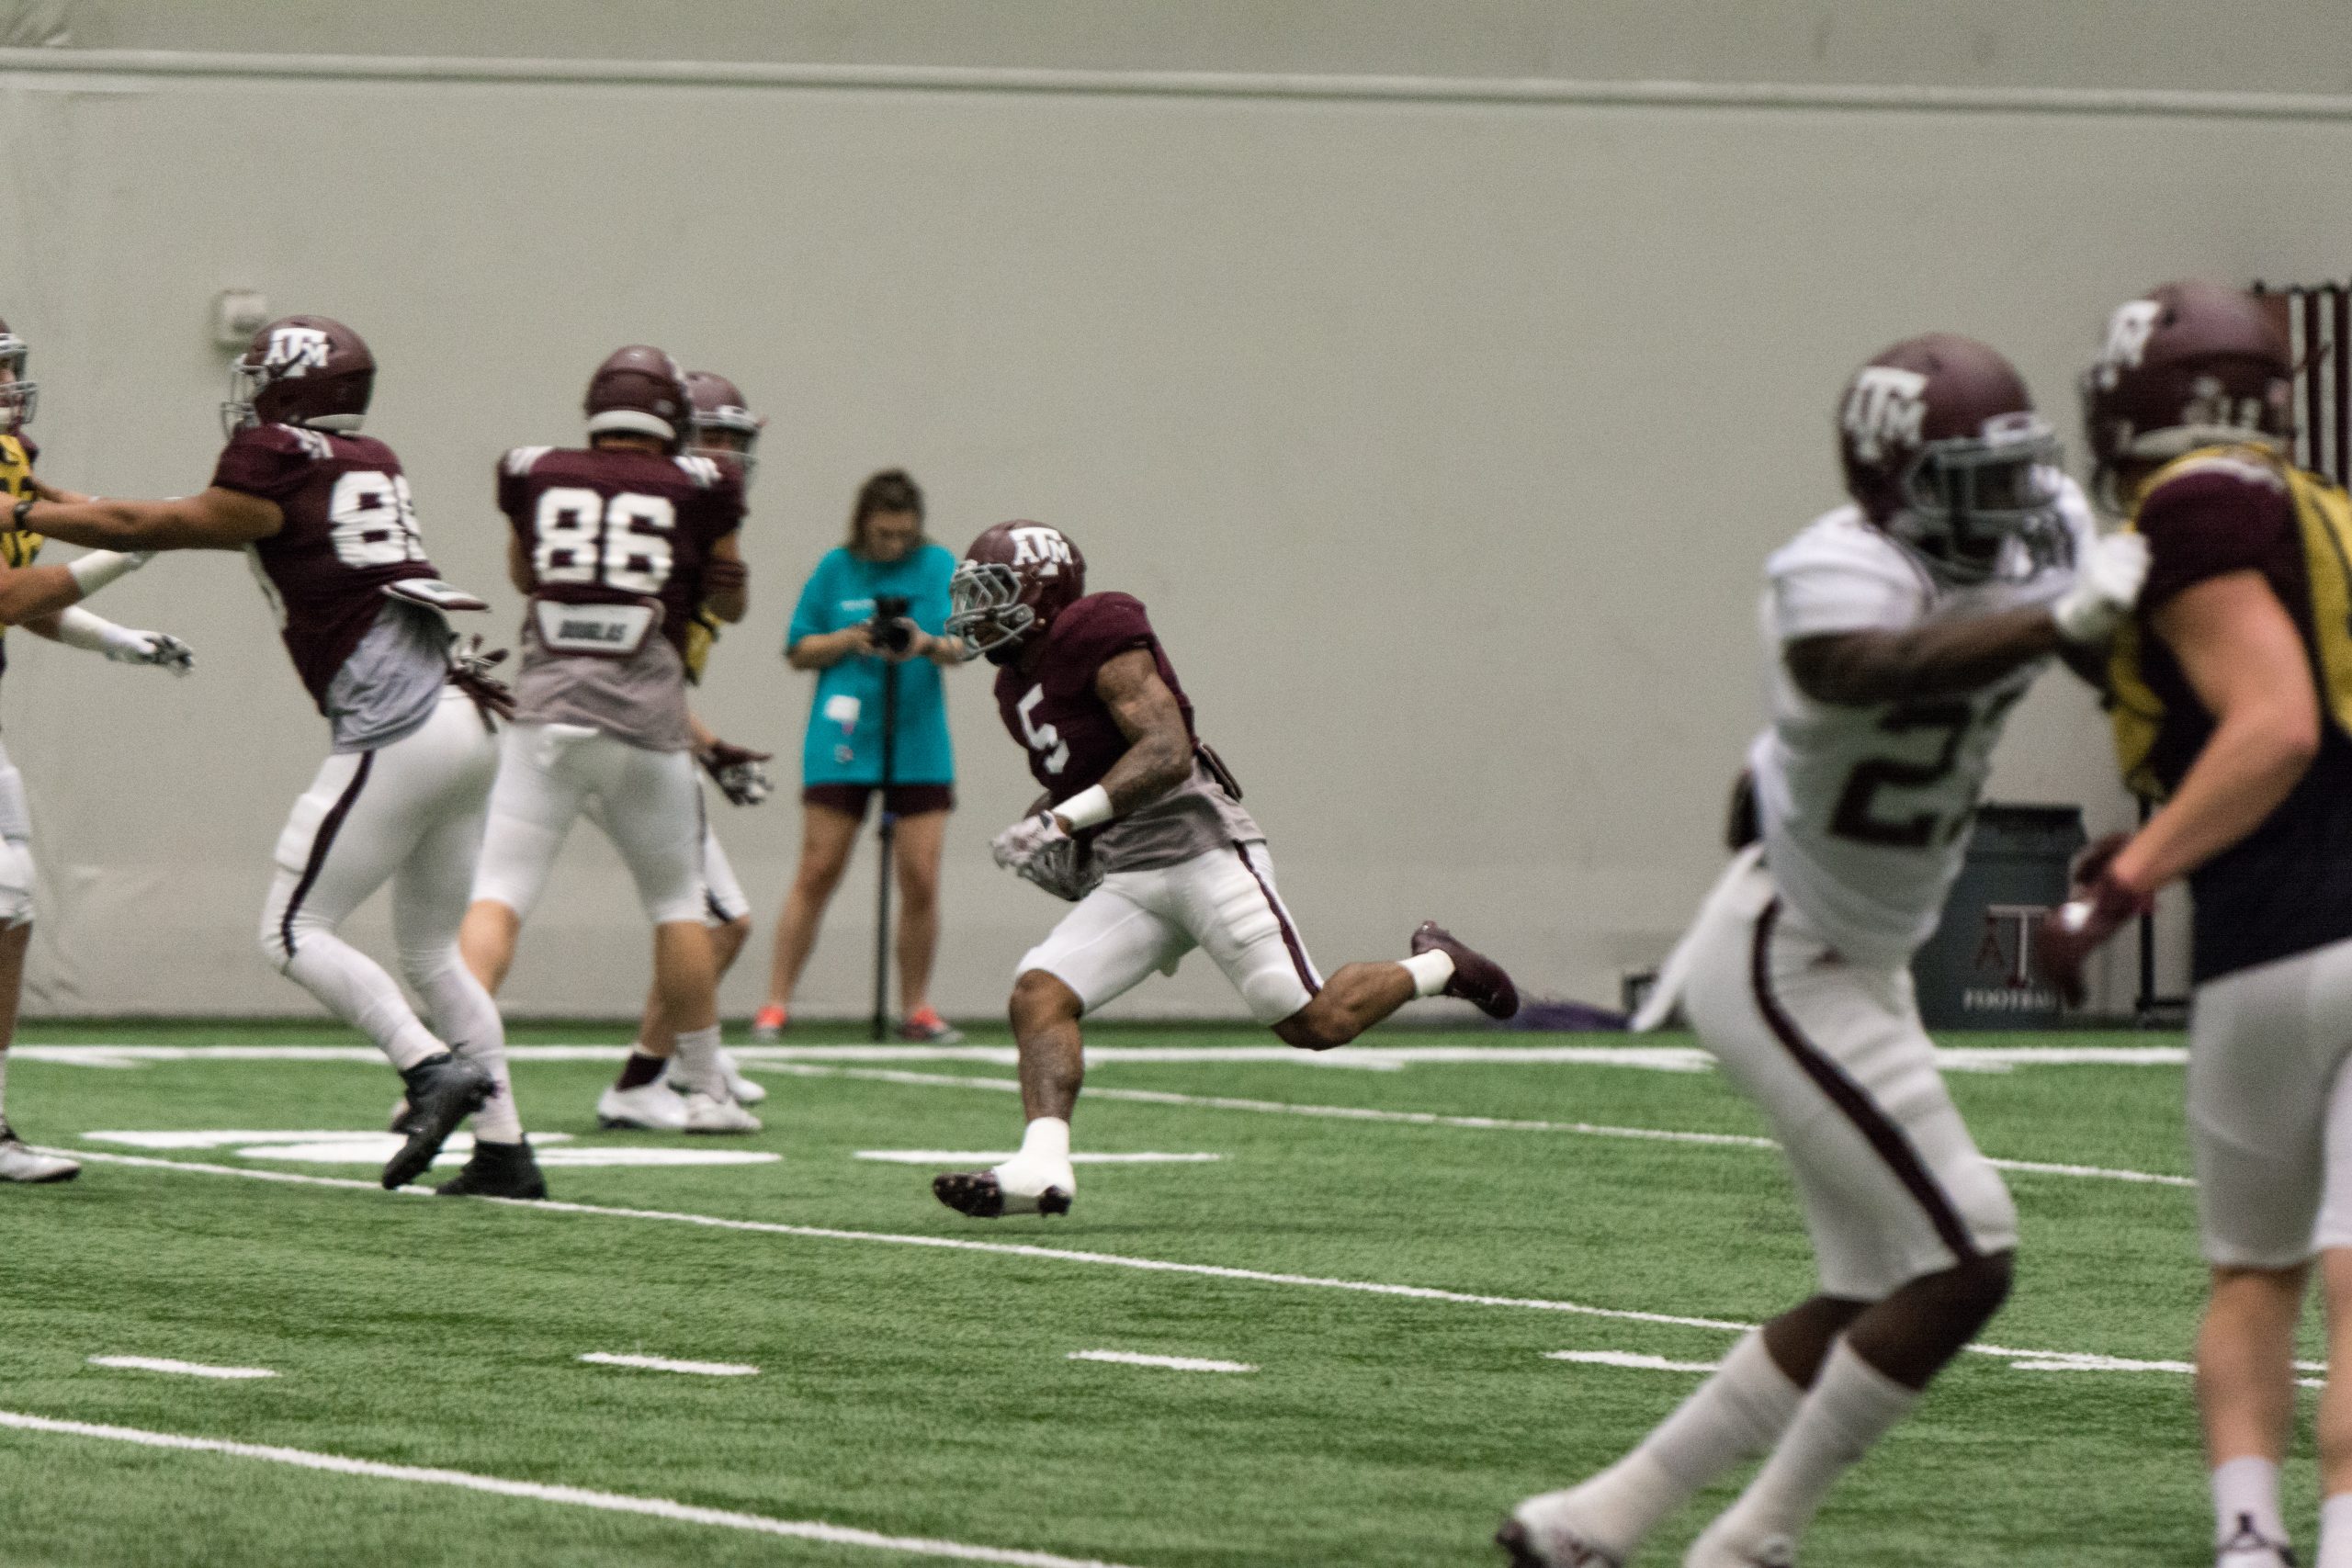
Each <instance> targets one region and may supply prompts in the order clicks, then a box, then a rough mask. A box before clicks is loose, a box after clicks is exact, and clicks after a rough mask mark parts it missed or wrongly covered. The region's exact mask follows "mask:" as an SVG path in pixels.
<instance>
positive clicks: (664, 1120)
mask: <svg viewBox="0 0 2352 1568" xmlns="http://www.w3.org/2000/svg"><path fill="white" fill-rule="evenodd" d="M596 1125H597V1126H599V1127H605V1128H611V1129H615V1130H627V1131H634V1132H639V1133H683V1132H684V1131H685V1130H686V1101H685V1098H684V1096H683V1095H681V1094H680V1093H679V1092H678V1091H677V1090H676V1089H672V1088H671V1087H670V1084H669V1081H668V1080H667V1079H665V1078H655V1079H654V1080H653V1081H652V1082H651V1083H646V1084H639V1085H638V1086H637V1087H636V1088H635V1089H616V1088H613V1087H611V1086H609V1085H608V1086H606V1088H605V1092H604V1093H602V1094H600V1095H598V1096H597V1097H596Z"/></svg>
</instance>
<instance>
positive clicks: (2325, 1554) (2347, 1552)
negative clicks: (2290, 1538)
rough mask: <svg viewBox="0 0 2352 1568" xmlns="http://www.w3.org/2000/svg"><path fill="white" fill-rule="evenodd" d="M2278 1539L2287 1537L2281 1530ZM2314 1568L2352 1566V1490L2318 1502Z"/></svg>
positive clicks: (2351, 1567) (2348, 1567)
mask: <svg viewBox="0 0 2352 1568" xmlns="http://www.w3.org/2000/svg"><path fill="white" fill-rule="evenodd" d="M2278 1539H2279V1540H2281V1541H2282V1542H2283V1541H2284V1540H2286V1539H2287V1538H2286V1535H2285V1533H2284V1532H2283V1531H2282V1532H2280V1534H2279V1537H2278ZM2316 1568H2352V1492H2338V1493H2337V1494H2336V1495H2335V1496H2333V1497H2329V1498H2325V1499H2324V1500H2323V1501H2322V1502H2321V1503H2320V1506H2319V1562H2318V1563H2317V1565H2316Z"/></svg>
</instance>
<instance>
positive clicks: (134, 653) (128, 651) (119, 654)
mask: <svg viewBox="0 0 2352 1568" xmlns="http://www.w3.org/2000/svg"><path fill="white" fill-rule="evenodd" d="M106 655H107V658H108V659H111V660H114V661H115V662H116V663H117V664H152V665H153V666H155V668H157V669H158V670H168V671H171V672H172V673H173V674H175V675H186V674H187V673H188V672H189V671H192V670H194V669H195V668H196V649H192V648H190V647H188V645H187V644H186V643H184V642H182V641H181V640H180V639H179V638H177V637H174V636H173V635H172V634H171V633H169V632H136V631H132V630H130V628H129V627H128V626H125V627H121V628H119V635H117V636H112V637H107V647H106Z"/></svg>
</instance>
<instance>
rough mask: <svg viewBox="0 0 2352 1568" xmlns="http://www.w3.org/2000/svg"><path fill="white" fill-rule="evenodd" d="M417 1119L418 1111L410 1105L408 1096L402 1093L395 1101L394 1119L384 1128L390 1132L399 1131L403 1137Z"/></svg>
mask: <svg viewBox="0 0 2352 1568" xmlns="http://www.w3.org/2000/svg"><path fill="white" fill-rule="evenodd" d="M415 1120H416V1111H414V1110H413V1108H412V1107H411V1106H410V1105H409V1102H408V1096H406V1095H402V1096H401V1097H400V1099H399V1100H396V1101H394V1102H393V1105H392V1119H391V1121H390V1122H389V1123H388V1124H387V1125H386V1127H385V1129H384V1130H385V1131H386V1132H388V1133H398V1134H401V1136H402V1137H406V1136H407V1135H408V1134H409V1133H410V1131H411V1130H412V1124H413V1122H415Z"/></svg>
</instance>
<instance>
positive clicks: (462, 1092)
mask: <svg viewBox="0 0 2352 1568" xmlns="http://www.w3.org/2000/svg"><path fill="white" fill-rule="evenodd" d="M401 1082H402V1083H404V1084H406V1085H407V1086H408V1108H409V1110H408V1126H407V1128H406V1129H405V1131H406V1132H407V1134H408V1142H406V1143H404V1144H402V1145H401V1149H400V1153H398V1154H396V1155H394V1156H392V1157H391V1158H390V1160H389V1161H388V1162H386V1164H385V1166H384V1185H385V1186H386V1187H405V1186H407V1185H408V1184H409V1183H410V1182H412V1181H414V1180H415V1179H417V1178H418V1177H420V1176H423V1175H424V1171H425V1168H426V1167H428V1166H430V1165H431V1164H432V1163H433V1156H435V1155H437V1154H439V1153H440V1152H441V1145H443V1144H446V1143H447V1142H448V1141H449V1134H451V1133H454V1132H456V1131H457V1130H458V1122H462V1121H464V1120H465V1119H466V1118H467V1117H469V1116H470V1115H472V1114H473V1113H474V1112H475V1111H479V1110H481V1102H482V1101H483V1100H488V1099H489V1098H490V1095H491V1090H492V1089H494V1088H496V1087H497V1086H496V1084H495V1083H494V1082H492V1078H491V1076H490V1075H489V1074H488V1073H486V1072H484V1071H483V1070H482V1069H481V1066H478V1065H477V1064H475V1063H472V1062H469V1061H468V1060H466V1058H464V1057H463V1056H460V1055H456V1054H455V1053H454V1052H449V1051H444V1052H442V1053H441V1055H438V1056H427V1057H426V1058H425V1059H424V1061H422V1062H419V1063H418V1064H417V1065H416V1066H413V1067H411V1068H409V1069H408V1070H407V1071H406V1072H404V1073H402V1074H401Z"/></svg>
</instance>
